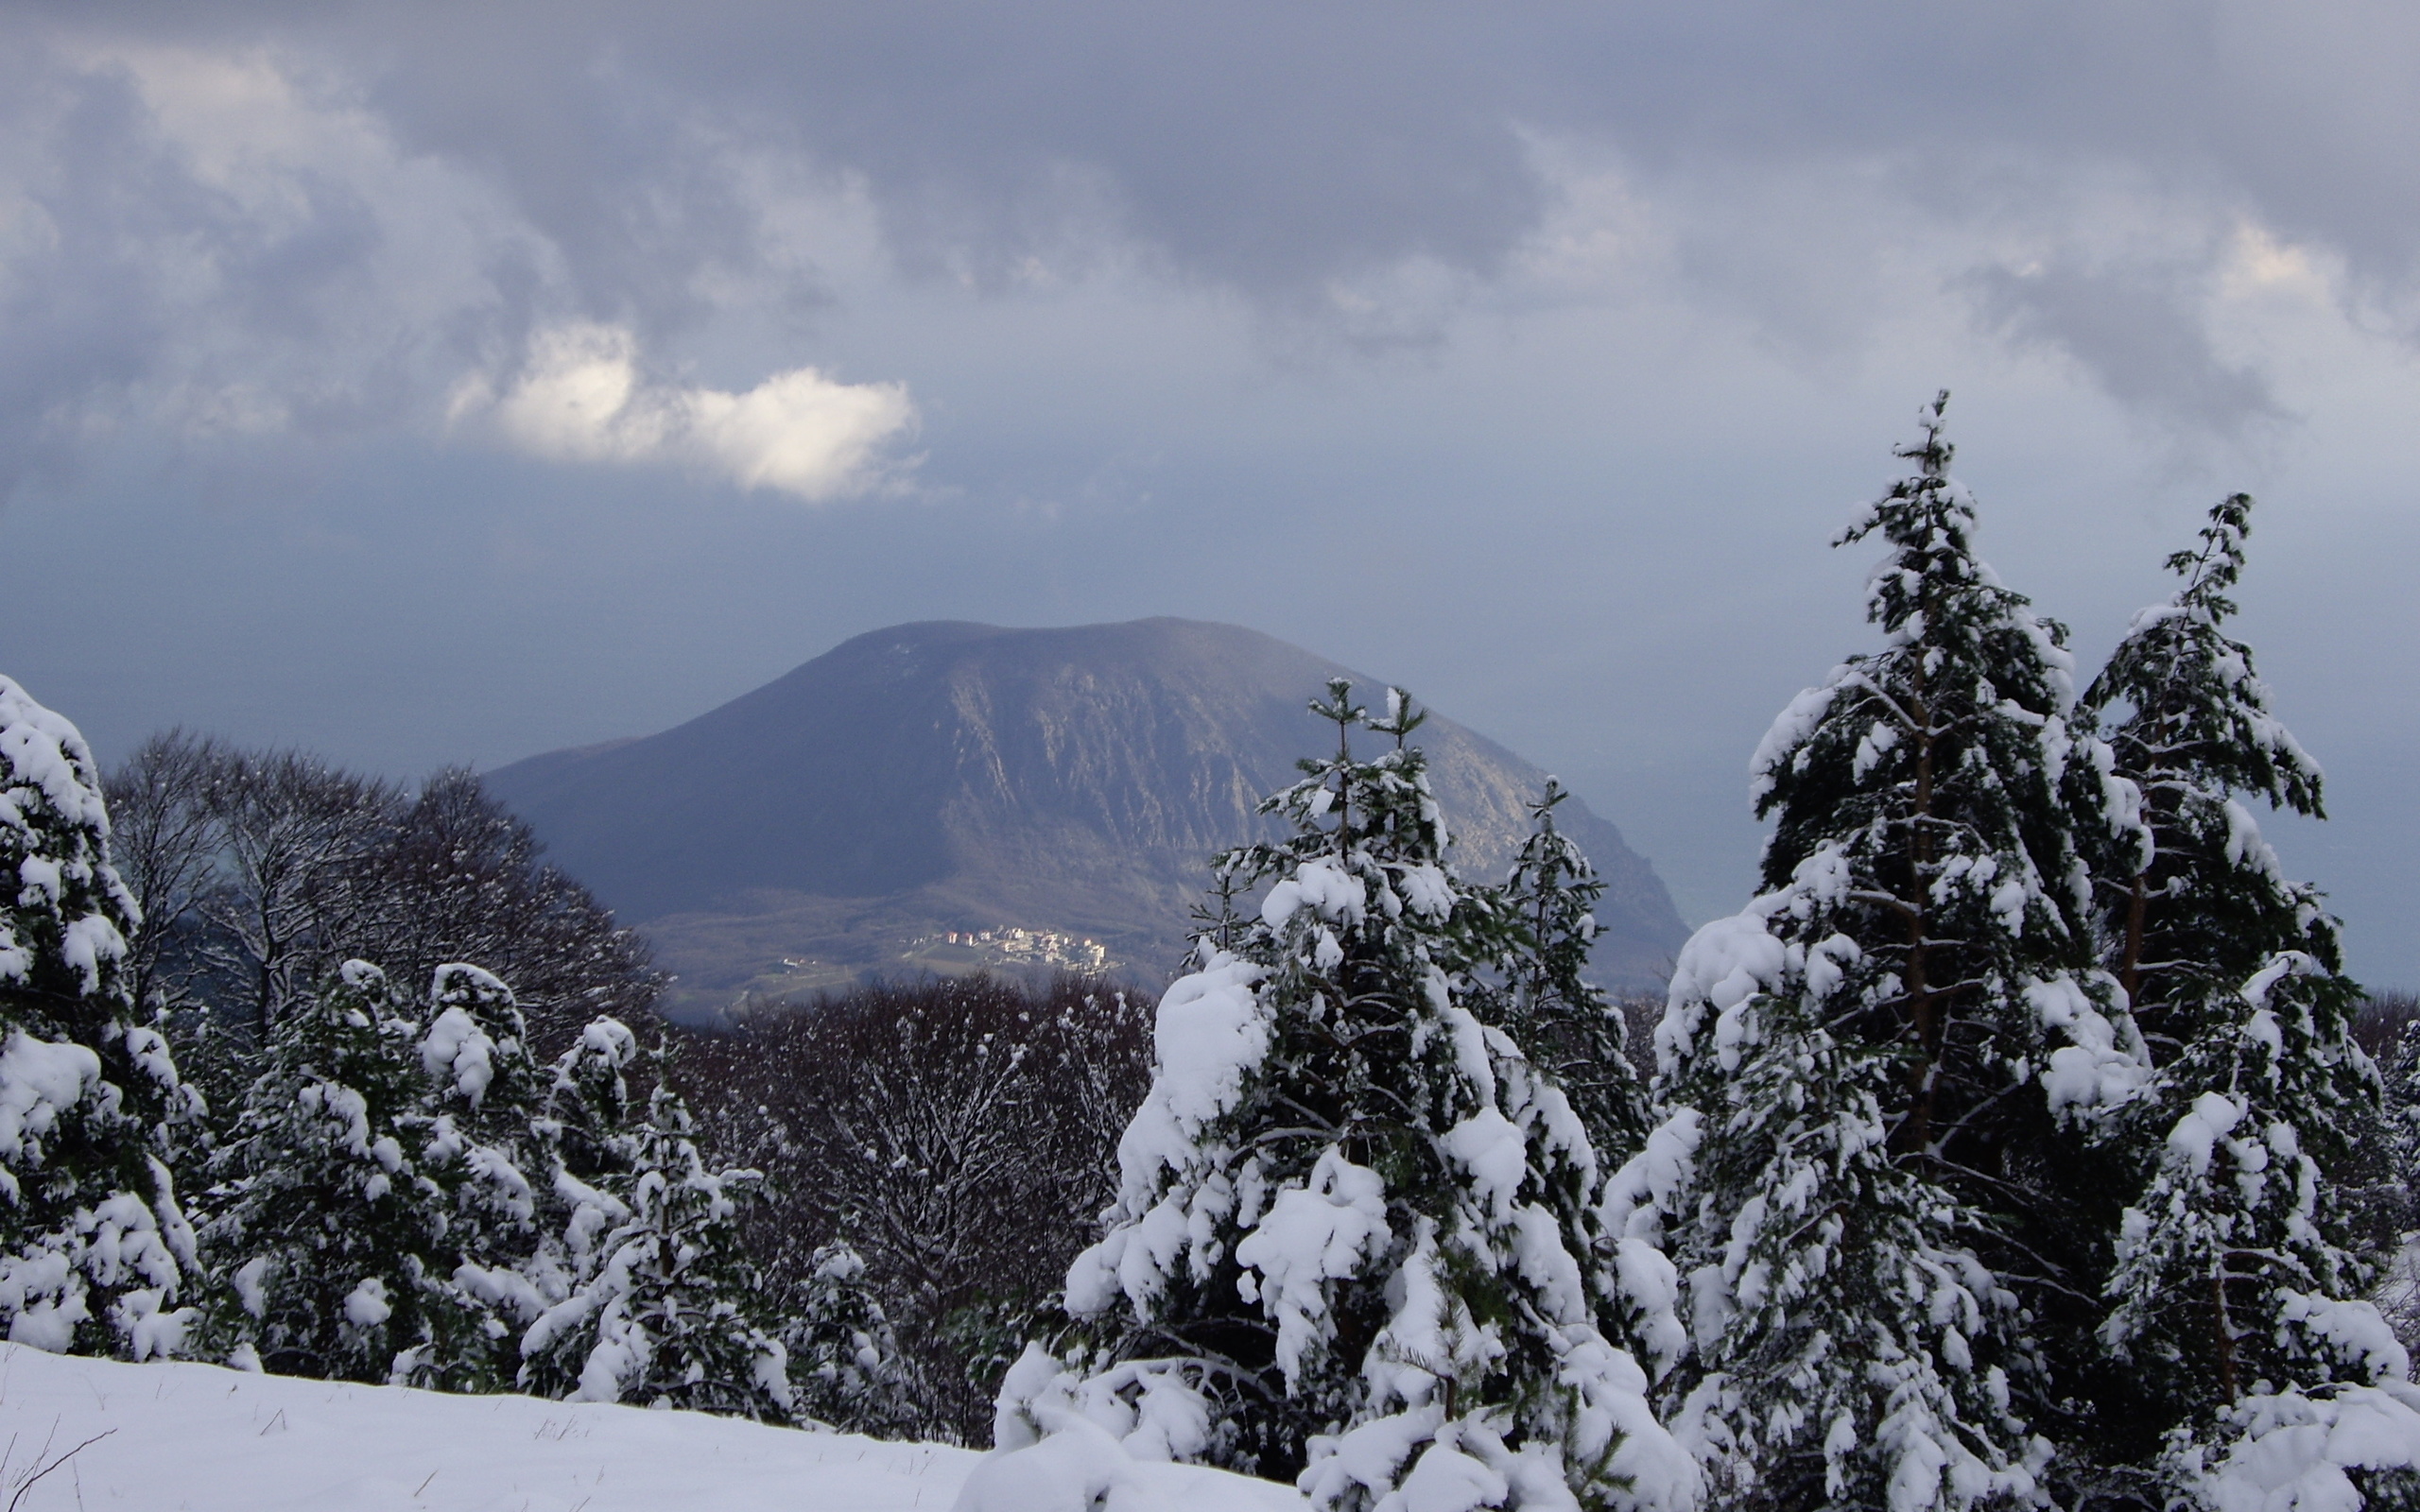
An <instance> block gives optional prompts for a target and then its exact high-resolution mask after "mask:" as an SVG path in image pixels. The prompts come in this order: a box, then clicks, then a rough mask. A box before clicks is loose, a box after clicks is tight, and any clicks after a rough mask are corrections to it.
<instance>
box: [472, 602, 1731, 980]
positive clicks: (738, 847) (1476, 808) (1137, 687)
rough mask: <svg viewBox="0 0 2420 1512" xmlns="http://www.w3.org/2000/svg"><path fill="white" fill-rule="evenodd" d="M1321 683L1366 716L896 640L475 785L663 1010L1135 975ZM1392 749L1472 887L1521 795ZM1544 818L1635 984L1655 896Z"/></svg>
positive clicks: (1138, 674) (1507, 839)
mask: <svg viewBox="0 0 2420 1512" xmlns="http://www.w3.org/2000/svg"><path fill="white" fill-rule="evenodd" d="M1340 676H1341V677H1350V678H1352V679H1354V682H1355V684H1356V686H1357V689H1359V690H1360V691H1361V692H1363V693H1364V694H1367V695H1369V696H1377V695H1378V694H1379V693H1380V692H1381V691H1382V690H1381V687H1380V684H1379V683H1378V682H1377V680H1376V679H1371V678H1368V677H1364V676H1361V675H1359V674H1357V673H1354V672H1352V671H1350V670H1349V669H1347V668H1344V667H1341V666H1339V665H1338V664H1336V663H1335V662H1329V661H1326V660H1324V659H1323V658H1321V657H1318V656H1315V655H1313V654H1312V653H1310V652H1308V651H1305V650H1302V649H1301V648H1299V647H1296V646H1292V645H1288V644H1285V643H1284V642H1282V641H1277V640H1274V639H1271V637H1269V636H1266V635H1261V634H1258V633H1256V632H1254V631H1252V630H1247V629H1242V628H1239V627H1235V626H1229V625H1214V624H1204V623H1201V622H1198V621H1190V620H1177V619H1151V620H1139V621H1135V622H1132V623H1130V624H1121V625H1093V626H1082V627H1074V628H1067V629H1001V628H997V627H992V626H984V625H969V624H960V623H950V622H939V623H928V624H918V625H903V626H897V627H892V628H890V629H885V630H877V631H874V632H873V633H872V634H869V635H862V636H859V637H857V638H856V639H855V640H853V641H849V642H847V643H845V644H842V645H840V646H838V647H837V648H835V649H834V650H832V651H830V652H828V653H826V654H825V655H823V656H821V657H818V658H817V659H815V660H814V661H812V662H807V663H806V664H805V665H804V666H801V667H799V668H797V669H796V670H794V671H792V672H790V673H789V674H787V676H785V677H783V678H781V679H777V680H775V681H773V682H771V683H769V684H767V685H766V686H764V687H762V688H759V689H757V690H756V691H754V692H752V693H750V694H747V695H745V696H741V697H739V698H736V699H734V700H733V701H732V702H730V703H727V704H725V705H723V706H722V707H721V708H719V709H716V710H714V711H712V712H710V713H705V714H702V715H700V717H698V718H696V719H694V720H691V721H690V722H689V723H687V724H685V725H683V726H681V727H679V728H678V729H675V730H666V731H664V732H663V733H661V734H656V735H650V736H647V737H644V738H640V739H632V740H625V741H619V742H614V743H613V744H610V745H606V746H599V747H586V748H583V749H579V750H564V751H555V752H551V753H549V754H546V755H542V756H535V757H531V758H529V759H528V760H527V761H523V762H519V763H516V764H514V765H510V766H507V767H504V768H502V769H501V770H499V771H496V772H493V773H492V774H490V775H489V777H488V782H489V783H490V785H491V787H492V788H493V791H494V792H496V793H497V794H498V795H500V796H501V797H502V798H503V799H505V800H506V801H507V802H509V803H510V804H511V805H512V806H513V808H514V809H516V810H517V811H518V812H519V813H520V814H521V815H522V816H524V817H526V818H527V819H528V821H529V822H530V823H531V825H532V826H533V827H534V828H535V829H536V830H537V832H538V833H539V835H540V836H541V837H542V838H543V839H544V840H545V841H546V843H547V845H548V846H549V848H550V851H551V855H552V858H553V859H554V860H555V861H556V862H557V863H558V864H560V865H561V866H562V867H563V868H564V869H566V870H567V871H569V872H571V873H572V874H573V875H575V876H577V877H579V879H580V880H581V881H583V882H585V883H586V884H588V885H589V886H590V887H592V888H594V889H595V890H596V893H597V895H598V896H599V897H600V898H602V899H603V900H604V901H605V902H607V903H608V904H609V905H610V906H612V907H613V908H614V909H615V910H616V911H617V912H618V913H619V914H620V915H621V917H622V918H623V919H625V920H628V921H631V922H636V923H639V924H641V925H642V927H643V928H644V929H645V930H646V932H647V934H648V936H650V938H652V939H653V940H654V942H655V943H656V946H657V949H658V953H659V955H660V956H661V958H662V959H663V960H664V961H665V963H666V965H668V966H669V967H671V968H672V969H673V970H674V971H678V972H680V973H681V977H682V985H683V988H688V989H689V991H688V992H687V993H684V994H683V995H684V997H687V998H688V1002H687V1004H686V1006H691V1007H695V1006H700V1005H702V1003H701V1002H700V998H701V997H712V996H714V995H716V994H719V995H720V996H721V997H723V998H726V999H727V998H728V997H729V996H730V995H731V994H732V993H733V992H735V991H736V990H737V989H739V988H743V987H746V986H749V985H751V984H752V983H753V984H754V985H756V986H758V987H760V988H782V987H784V986H792V987H804V986H811V985H815V984H816V983H817V982H819V981H830V980H836V979H838V978H840V977H845V976H849V975H853V974H855V973H856V972H858V971H864V970H867V969H869V968H872V969H881V968H884V967H886V966H893V965H897V964H900V963H901V961H902V957H903V956H904V955H905V954H907V953H908V952H909V951H910V950H911V949H913V948H915V947H916V945H917V942H919V941H920V940H931V939H933V938H935V937H936V936H940V937H942V938H943V939H945V938H946V936H947V934H948V933H949V932H951V931H968V930H991V929H999V928H1004V927H1011V926H1013V927H1021V928H1025V929H1029V930H1049V931H1057V932H1061V933H1063V934H1066V935H1069V936H1077V937H1079V938H1089V939H1092V940H1096V941H1098V943H1100V944H1101V945H1102V946H1103V947H1104V948H1105V950H1106V953H1107V954H1108V956H1109V957H1110V959H1111V960H1112V961H1113V962H1114V963H1121V964H1125V965H1129V966H1132V967H1134V968H1136V969H1138V970H1139V971H1142V972H1144V973H1146V974H1157V973H1160V972H1163V971H1167V970H1168V969H1169V968H1171V967H1173V966H1174V965H1175V964H1176V962H1177V960H1178V958H1179V957H1180V955H1181V954H1182V953H1183V950H1184V938H1185V933H1186V919H1187V918H1188V915H1189V913H1190V911H1191V910H1192V908H1193V907H1194V906H1195V905H1196V904H1198V903H1199V902H1201V897H1202V889H1203V886H1204V885H1205V884H1206V882H1207V880H1208V868H1207V867H1206V866H1205V865H1204V863H1205V861H1206V859H1207V857H1208V856H1209V855H1210V853H1211V852H1212V851H1216V850H1219V849H1220V848H1222V847H1225V846H1230V845H1234V844H1236V843H1237V842H1239V841H1242V840H1245V839H1248V838H1251V837H1252V836H1253V835H1255V834H1257V833H1263V831H1262V825H1263V824H1264V822H1265V821H1262V820H1259V819H1257V818H1256V817H1255V816H1254V815H1253V805H1254V804H1255V803H1256V802H1257V801H1258V800H1259V799H1260V798H1261V797H1262V796H1263V795H1265V794H1267V793H1269V792H1271V791H1273V790H1274V789H1276V788H1277V787H1279V786H1282V785H1283V784H1285V783H1286V782H1289V781H1291V780H1292V778H1293V775H1294V772H1293V763H1294V762H1295V760H1296V759H1297V758H1299V757H1302V756H1305V755H1309V754H1312V753H1314V752H1315V751H1316V750H1318V749H1319V748H1320V747H1321V746H1322V743H1323V742H1328V741H1333V739H1334V738H1335V737H1334V734H1333V732H1332V730H1330V729H1329V728H1328V727H1324V726H1322V724H1321V723H1320V721H1318V720H1316V719H1314V718H1313V717H1312V716H1311V715H1310V714H1309V713H1307V712H1306V710H1305V704H1306V702H1307V700H1308V699H1309V698H1310V697H1311V696H1314V695H1316V694H1318V693H1320V692H1322V689H1323V687H1324V685H1325V683H1326V681H1327V679H1330V678H1332V677H1340ZM1415 691H1416V690H1415ZM1417 738H1418V739H1419V740H1420V742H1421V743H1422V744H1423V745H1424V746H1425V747H1426V748H1427V750H1428V753H1429V756H1430V760H1431V772H1432V775H1433V779H1434V781H1435V783H1436V787H1437V792H1438V796H1439V799H1440V800H1441V801H1442V802H1443V805H1444V808H1445V811H1446V817H1447V822H1448V824H1449V825H1450V827H1451V828H1452V830H1453V831H1454V833H1455V834H1456V836H1457V839H1458V845H1457V854H1458V856H1459V858H1460V863H1461V868H1462V869H1463V870H1464V871H1466V872H1468V873H1470V874H1473V875H1478V876H1493V875H1494V874H1495V872H1496V871H1497V870H1498V869H1500V868H1502V867H1503V865H1504V864H1505V863H1506V862H1507V861H1508V860H1509V859H1510V857H1511V855H1512V853H1513V850H1514V849H1515V848H1516V847H1517V846H1518V844H1519V842H1520V838H1521V836H1522V835H1524V834H1525V833H1527V831H1528V826H1529V820H1528V816H1527V813H1526V811H1525V809H1524V806H1523V805H1524V803H1525V802H1526V801H1528V800H1529V799H1533V798H1534V797H1535V796H1536V795H1537V793H1538V791H1539V788H1540V785H1541V784H1542V783H1543V782H1544V781H1545V773H1543V772H1542V771H1540V770H1539V769H1538V768H1537V767H1535V766H1533V765H1530V764H1529V763H1527V762H1525V761H1523V760H1521V759H1520V758H1519V757H1517V756H1515V755H1513V753H1512V752H1510V751H1508V750H1506V749H1504V748H1503V747H1500V746H1498V745H1496V744H1495V743H1494V742H1492V741H1490V740H1488V739H1486V738H1485V737H1483V736H1481V735H1478V734H1477V733H1475V732H1473V731H1472V730H1467V729H1465V728H1463V727H1462V726H1461V725H1457V724H1455V723H1453V722H1452V721H1451V720H1448V719H1445V718H1443V717H1442V716H1440V717H1433V718H1431V719H1430V720H1429V722H1428V723H1427V724H1426V726H1425V727H1424V728H1423V729H1422V730H1421V731H1420V734H1419V736H1418V737H1417ZM1557 814H1558V817H1559V819H1560V821H1561V822H1562V825H1563V827H1564V831H1565V832H1566V833H1569V834H1571V835H1572V836H1573V837H1574V838H1575V839H1577V840H1578V841H1579V842H1580V844H1581V846H1582V849H1583V850H1584V851H1586V852H1587V853H1588V855H1589V857H1590V858H1591V860H1593V861H1594V862H1595V864H1596V865H1597V867H1598V868H1599V870H1600V871H1602V872H1603V873H1604V875H1605V878H1606V880H1607V882H1608V884H1609V888H1608V892H1607V895H1606V899H1605V903H1604V906H1603V907H1602V908H1601V909H1600V910H1599V919H1600V921H1601V922H1602V924H1603V925H1604V934H1603V936H1602V938H1601V941H1600V944H1599V950H1598V954H1597V966H1598V970H1599V972H1600V973H1601V974H1602V975H1603V976H1604V977H1605V978H1606V979H1608V980H1609V981H1610V982H1614V983H1616V984H1628V985H1641V986H1644V985H1649V984H1652V983H1658V982H1660V979H1661V974H1662V971H1663V969H1664V967H1665V966H1666V964H1667V963H1668V960H1669V957H1670V955H1671V954H1672V953H1673V952H1674V951H1676V950H1677V949H1678V948H1679V946H1680V944H1681V942H1682V940H1683V939H1684V938H1685V936H1686V930H1685V928H1684V927H1683V925H1682V923H1681V920H1680V918H1679V916H1678V915H1677V914H1676V913H1675V912H1674V911H1673V907H1672V903H1671V900H1670V899H1669V898H1668V896H1667V895H1666V893H1665V890H1664V885H1663V884H1662V882H1661V881H1659V880H1658V879H1657V877H1656V875H1655V873H1654V870H1653V869H1652V868H1651V867H1650V866H1649V865H1648V863H1647V862H1646V861H1645V860H1644V859H1643V858H1641V857H1640V856H1639V855H1638V854H1637V853H1635V852H1634V851H1632V850H1631V849H1630V848H1629V847H1628V846H1627V845H1626V844H1624V843H1623V841H1622V837H1621V835H1620V833H1619V832H1617V831H1616V829H1615V828H1614V826H1613V825H1612V824H1610V823H1608V822H1606V821H1605V820H1604V819H1602V818H1601V817H1599V816H1597V815H1595V814H1592V813H1590V812H1589V811H1588V810H1587V808H1586V806H1585V805H1584V804H1583V803H1582V802H1580V801H1579V800H1578V799H1572V800H1571V801H1569V802H1567V803H1565V804H1564V806H1563V807H1562V808H1561V809H1559V810H1558V811H1557Z"/></svg>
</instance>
